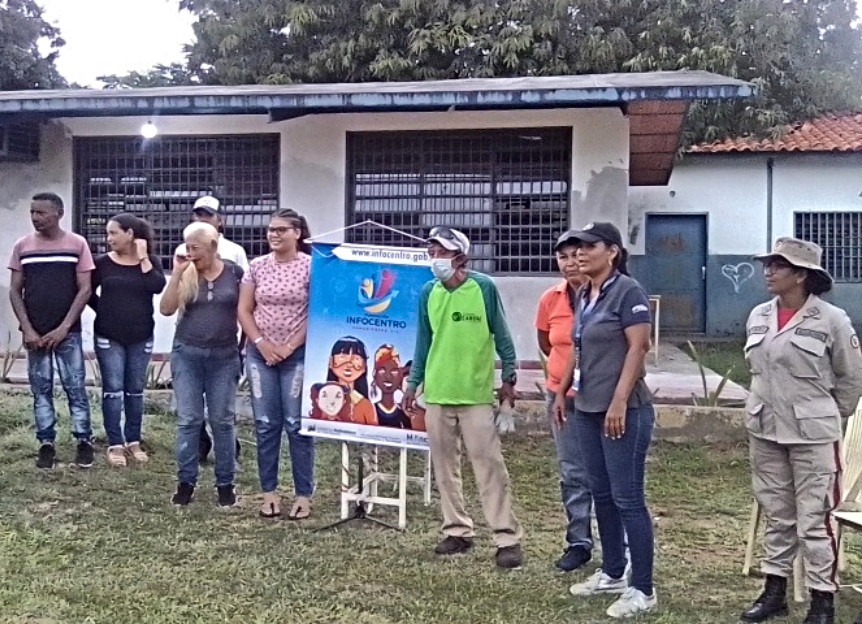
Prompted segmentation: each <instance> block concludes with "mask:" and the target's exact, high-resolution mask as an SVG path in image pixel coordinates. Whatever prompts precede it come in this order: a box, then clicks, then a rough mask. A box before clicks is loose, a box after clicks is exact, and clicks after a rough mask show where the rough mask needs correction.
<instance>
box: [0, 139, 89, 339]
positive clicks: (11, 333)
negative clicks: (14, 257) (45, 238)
mask: <svg viewBox="0 0 862 624" xmlns="http://www.w3.org/2000/svg"><path fill="white" fill-rule="evenodd" d="M40 151H41V154H42V159H41V160H40V161H39V162H37V163H0V251H2V254H3V258H2V260H3V267H4V269H5V267H6V266H7V264H8V262H9V256H10V255H11V253H12V247H13V246H14V245H15V241H16V240H17V239H18V238H20V237H21V236H23V235H24V234H27V233H29V232H31V231H32V224H31V223H30V198H31V197H32V196H33V194H34V193H36V192H39V191H51V192H54V193H57V194H59V195H60V196H61V197H63V198H64V199H66V200H68V201H71V197H72V193H71V191H72V139H71V136H70V135H69V133H68V131H67V130H66V129H65V128H64V127H63V126H62V125H61V124H59V123H52V124H49V125H47V126H45V128H44V130H43V132H42V140H41V148H40ZM63 227H65V228H67V229H71V227H72V207H71V206H70V205H69V204H68V202H67V205H66V211H65V216H64V217H63ZM90 325H91V326H92V321H91V322H90ZM10 341H11V348H12V349H13V350H15V349H17V348H18V345H20V344H21V335H20V334H19V333H18V321H17V319H16V318H15V314H14V313H13V312H12V306H11V305H10V304H9V271H6V270H4V271H3V272H2V277H0V349H2V350H6V348H7V347H9V342H10Z"/></svg>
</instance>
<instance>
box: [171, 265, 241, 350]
mask: <svg viewBox="0 0 862 624" xmlns="http://www.w3.org/2000/svg"><path fill="white" fill-rule="evenodd" d="M222 262H223V263H224V269H223V270H222V272H221V273H220V274H219V276H218V277H217V278H215V279H214V280H213V281H211V282H208V281H207V280H205V279H204V278H202V277H201V278H200V285H199V288H198V296H197V297H196V298H195V300H194V301H191V302H189V303H188V304H186V309H185V311H184V312H183V313H182V314H181V315H180V320H179V321H177V331H176V333H175V334H174V340H176V341H177V342H179V343H181V344H185V345H189V346H192V347H200V348H202V349H214V348H218V347H229V346H231V345H233V346H237V345H238V343H237V332H238V330H239V327H238V325H237V314H236V310H237V306H238V305H239V283H240V280H242V274H243V270H242V269H241V268H240V267H239V266H237V265H236V264H234V263H233V262H230V261H229V260H222Z"/></svg>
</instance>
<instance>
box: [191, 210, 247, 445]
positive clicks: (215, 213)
mask: <svg viewBox="0 0 862 624" xmlns="http://www.w3.org/2000/svg"><path fill="white" fill-rule="evenodd" d="M192 221H202V222H204V223H209V224H210V225H211V226H213V227H214V228H215V229H217V230H218V231H219V237H218V249H217V252H218V255H219V257H220V258H221V259H222V260H228V261H230V262H233V263H234V264H236V265H239V267H240V268H241V269H242V270H243V274H245V273H246V272H247V271H248V256H246V253H245V249H243V248H242V247H241V246H240V245H237V244H236V243H234V242H233V241H229V240H228V239H226V238H225V237H224V234H222V233H221V232H222V229H223V225H224V222H223V221H222V218H221V204H220V203H219V200H217V199H216V198H215V197H213V196H212V195H204V196H203V197H201V198H199V199H198V200H197V201H196V202H195V205H194V207H193V208H192ZM174 255H176V256H179V257H181V258H182V257H184V256H185V255H186V244H185V243H183V244H181V245H180V246H179V247H177V250H176V251H175V252H174ZM199 448H200V459H201V461H206V458H207V455H209V452H210V449H211V448H212V440H211V439H210V436H209V434H208V433H207V425H206V419H204V424H203V426H202V427H201V440H200V447H199ZM239 451H240V443H239V440H237V441H236V454H237V456H239Z"/></svg>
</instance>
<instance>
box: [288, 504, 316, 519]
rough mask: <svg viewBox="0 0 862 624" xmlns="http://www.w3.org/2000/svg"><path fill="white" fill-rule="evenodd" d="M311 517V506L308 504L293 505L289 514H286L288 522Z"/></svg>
mask: <svg viewBox="0 0 862 624" xmlns="http://www.w3.org/2000/svg"><path fill="white" fill-rule="evenodd" d="M310 515H311V505H310V504H308V503H294V504H293V508H292V509H291V510H290V513H289V514H287V518H288V520H307V519H308V517H309V516H310Z"/></svg>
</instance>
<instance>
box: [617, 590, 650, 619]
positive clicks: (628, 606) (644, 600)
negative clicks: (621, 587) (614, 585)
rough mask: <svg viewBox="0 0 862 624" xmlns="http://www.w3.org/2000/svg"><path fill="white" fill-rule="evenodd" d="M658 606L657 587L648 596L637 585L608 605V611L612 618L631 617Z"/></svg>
mask: <svg viewBox="0 0 862 624" xmlns="http://www.w3.org/2000/svg"><path fill="white" fill-rule="evenodd" d="M657 606H658V600H657V599H656V595H655V589H653V590H652V596H647V595H646V594H644V593H643V592H642V591H641V590H639V589H637V588H636V587H629V588H628V589H627V590H625V591H624V592H623V595H622V596H620V597H619V599H618V600H617V601H616V602H615V603H614V604H612V605H611V606H610V607H608V610H607V611H606V613H607V614H608V615H609V616H611V617H612V618H630V617H635V616H636V615H640V614H641V613H649V612H650V611H653V610H654V609H655V608H656V607H657Z"/></svg>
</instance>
